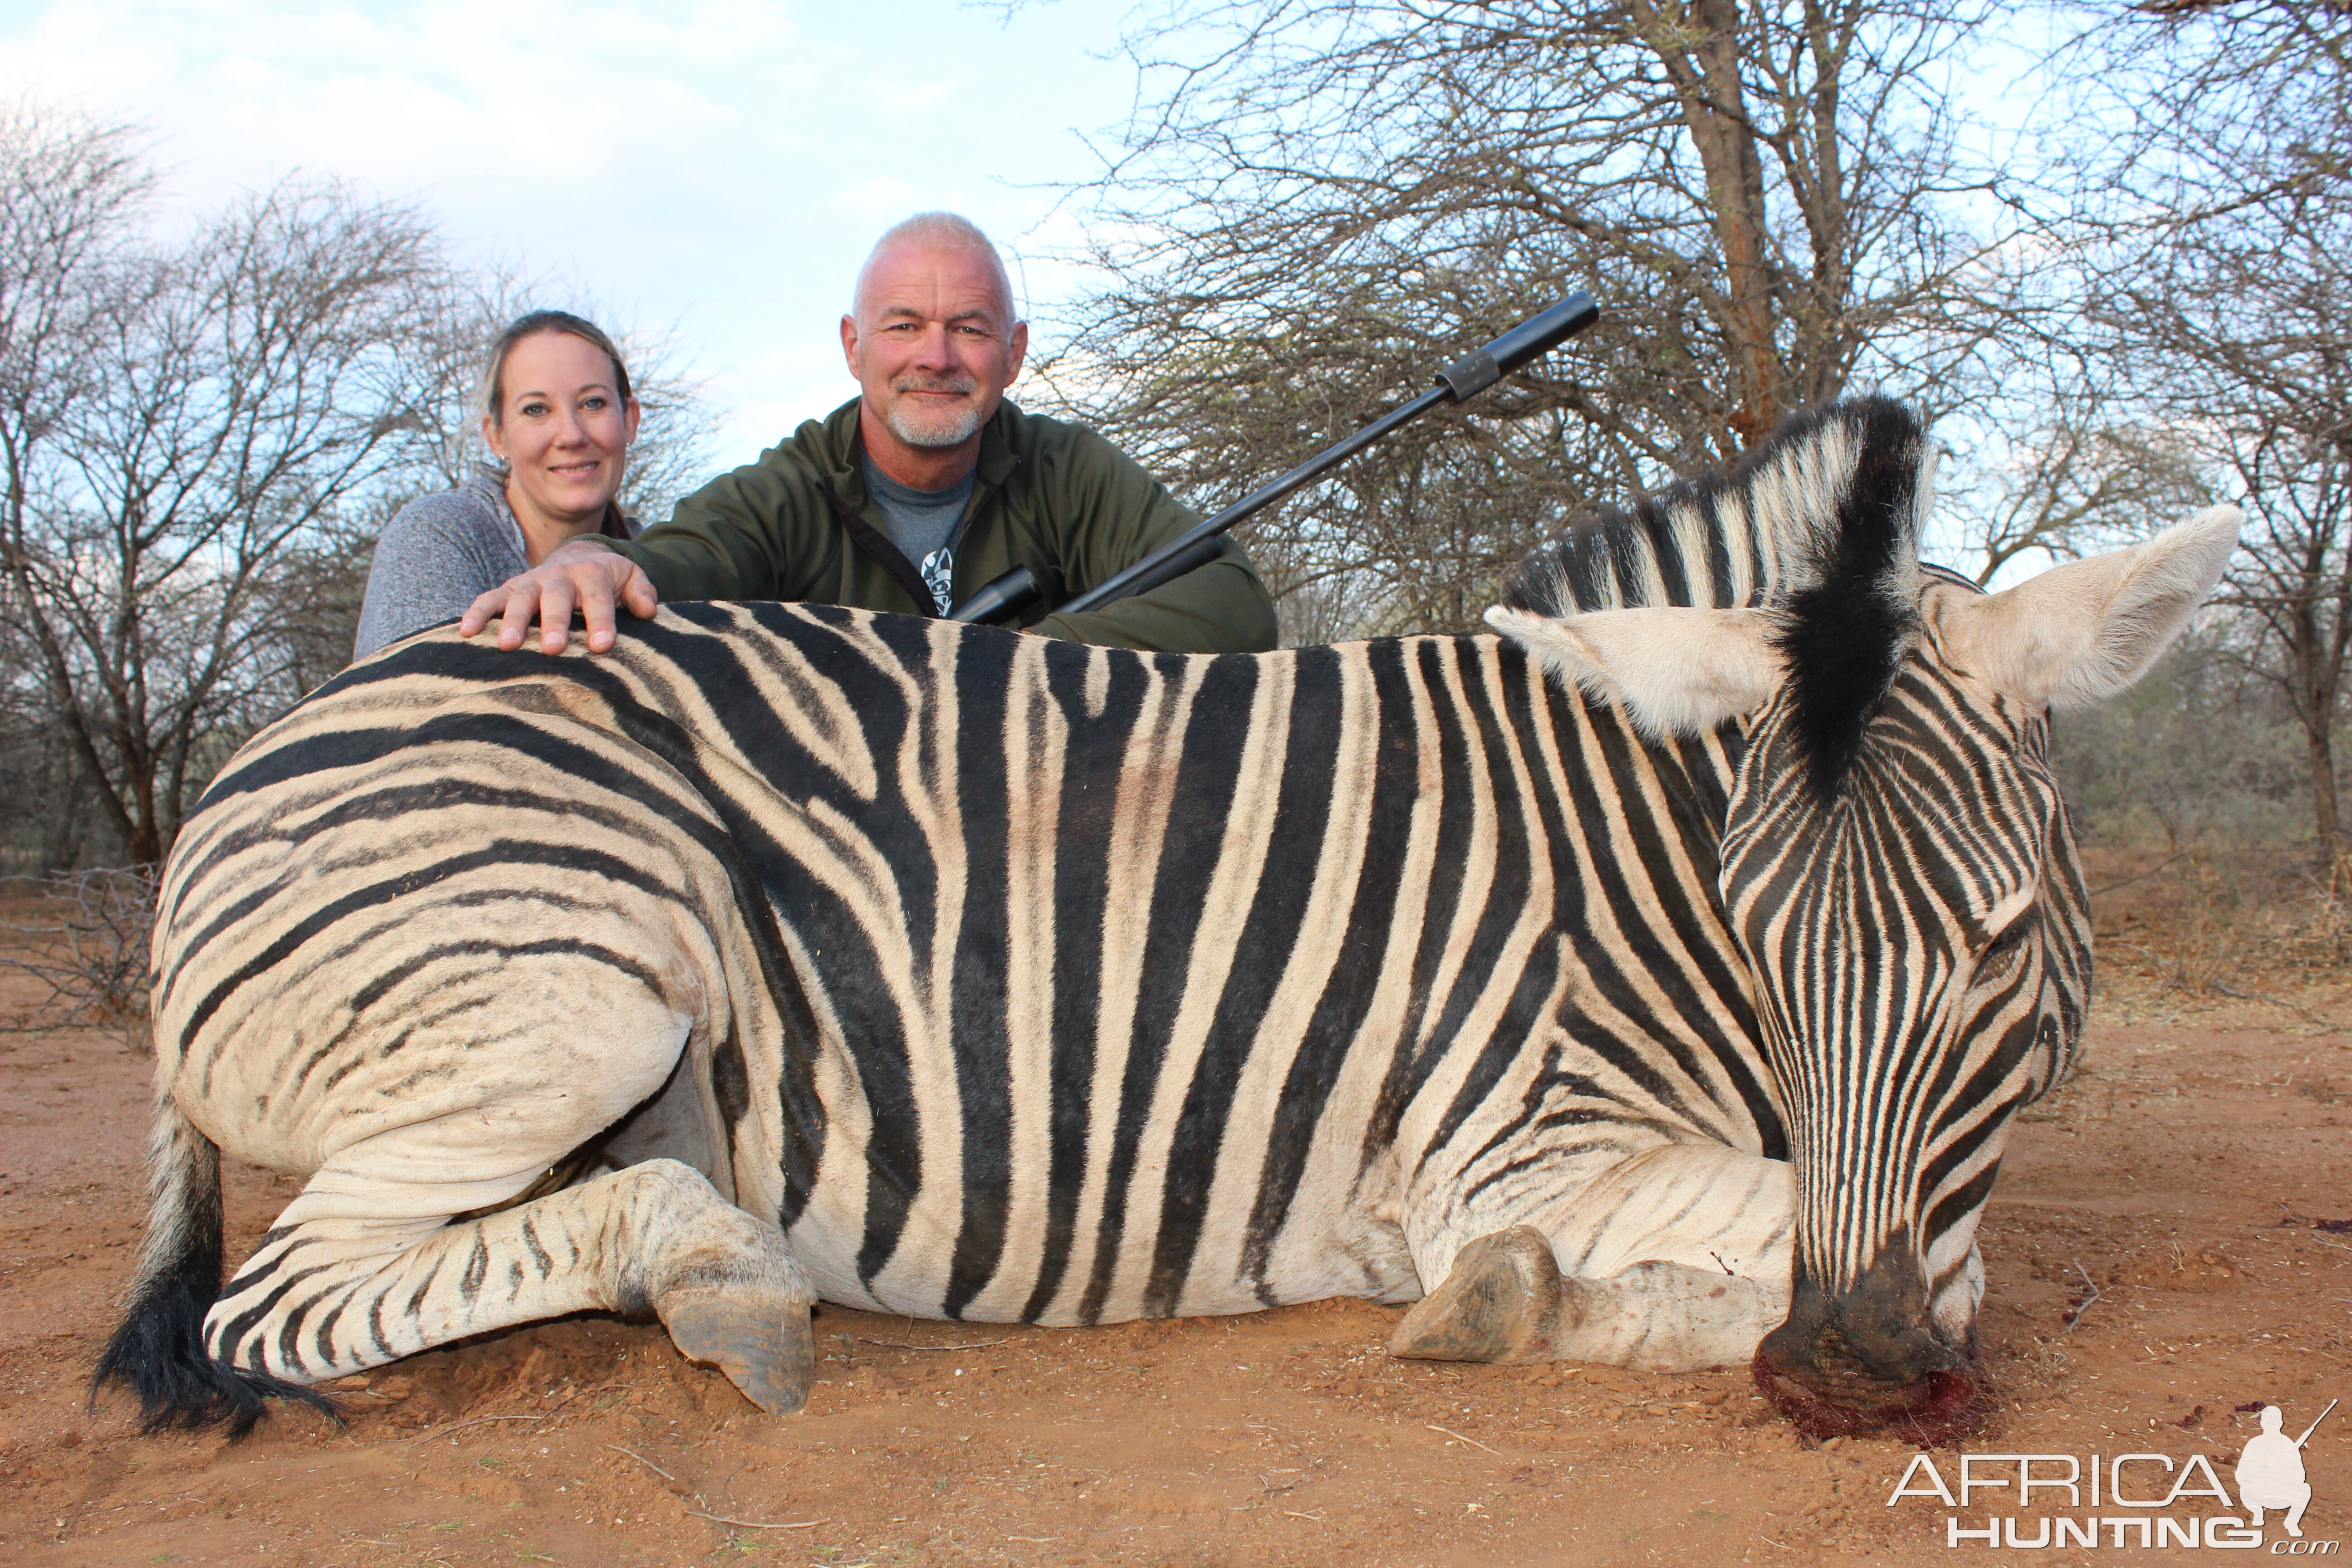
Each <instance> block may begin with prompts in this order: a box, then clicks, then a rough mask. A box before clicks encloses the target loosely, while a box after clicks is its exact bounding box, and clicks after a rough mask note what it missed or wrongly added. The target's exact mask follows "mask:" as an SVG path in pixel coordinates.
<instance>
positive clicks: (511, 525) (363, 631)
mask: <svg viewBox="0 0 2352 1568" xmlns="http://www.w3.org/2000/svg"><path fill="white" fill-rule="evenodd" d="M619 519H620V514H619V512H618V511H617V510H614V509H612V508H607V509H606V519H605V526H604V530H603V532H604V533H605V534H606V535H607V536H612V537H618V538H622V539H626V538H628V537H629V535H630V532H631V530H629V529H628V526H627V525H626V524H625V523H623V522H621V521H619ZM529 570H530V559H529V558H528V557H527V556H526V555H525V554H524V552H523V539H522V526H521V525H520V523H518V522H516V521H515V518H514V512H513V510H511V509H510V508H509V507H508V505H507V492H506V480H505V477H504V476H503V475H501V474H499V471H498V470H497V469H495V468H476V469H475V470H474V472H473V474H472V476H471V477H470V478H468V479H467V480H466V482H465V483H464V484H463V485H460V486H459V487H458V488H457V489H454V490H444V491H442V492H441V493H439V494H438V495H429V496H419V497H417V498H416V499H415V500H413V501H410V502H409V503H408V504H407V505H406V506H404V507H402V508H401V509H400V510H399V512H398V513H397V514H396V515H395V516H394V518H393V520H392V521H390V522H389V523H387V524H385V525H384V530H383V535H382V536H381V537H380V538H378V539H377V540H376V542H375V560H374V562H373V564H371V565H370V566H369V567H368V581H367V597H366V598H365V599H363V600H362V601H361V604H360V635H359V638H358V641H357V644H356V646H355V647H353V649H352V658H366V657H367V656H368V655H370V654H372V653H373V652H374V651H375V650H376V649H378V648H380V647H383V646H384V645H385V644H386V643H395V642H398V641H399V640H400V639H401V638H403V637H406V636H408V635H409V634H410V633H411V632H421V631H423V630H425V628H426V627H427V626H439V625H440V624H441V623H442V622H444V621H454V620H456V619H457V617H458V616H462V615H464V614H465V613H466V606H467V605H470V604H472V603H473V602H474V601H475V600H476V599H478V598H479V597H480V596H481V595H484V594H487V593H488V592H489V591H490V590H491V589H493V588H495V587H497V586H498V585H499V584H501V583H503V582H505V581H506V580H507V579H508V578H509V577H512V576H514V575H515V574H518V573H520V572H527V571H529Z"/></svg>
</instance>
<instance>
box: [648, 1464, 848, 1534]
mask: <svg viewBox="0 0 2352 1568" xmlns="http://www.w3.org/2000/svg"><path fill="white" fill-rule="evenodd" d="M607 1446H608V1447H609V1445H607ZM686 1511H687V1512H688V1513H690V1514H692V1515H694V1517H695V1518H697V1519H707V1520H709V1521H711V1522H713V1523H714V1524H731V1525H735V1526H737V1527H738V1528H740V1529H743V1530H814V1529H815V1528H816V1527H817V1526H818V1525H820V1524H823V1523H824V1521H823V1520H821V1519H804V1520H803V1521H800V1522H799V1523H798V1524H762V1523H761V1522H760V1521H758V1520H756V1519H726V1518H722V1517H721V1516H719V1515H718V1514H715V1513H705V1512H703V1511H702V1510H700V1509H698V1508H690V1509H688V1510H686Z"/></svg>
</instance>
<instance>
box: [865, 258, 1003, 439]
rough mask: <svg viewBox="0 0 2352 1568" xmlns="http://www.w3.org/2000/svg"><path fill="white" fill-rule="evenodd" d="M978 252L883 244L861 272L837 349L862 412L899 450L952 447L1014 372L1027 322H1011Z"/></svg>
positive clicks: (979, 420) (982, 420)
mask: <svg viewBox="0 0 2352 1568" xmlns="http://www.w3.org/2000/svg"><path fill="white" fill-rule="evenodd" d="M1012 315H1013V306H1012V301H1011V300H1008V299H1006V298H1005V295H1004V290H1003V287H1002V286H1001V285H1000V283H999V282H998V279H997V274H996V271H995V269H994V268H992V267H990V266H989V264H988V259H987V258H985V257H984V256H980V255H976V254H974V253H973V252H971V251H969V250H963V249H957V248H950V247H940V246H935V245H927V244H919V243H918V244H907V245H898V246H893V247H890V248H889V249H887V250H885V251H883V252H881V253H880V254H879V255H877V256H876V257H875V258H874V260H873V262H872V264H871V265H870V266H869V267H868V268H866V278H865V288H864V289H863V291H862V292H861V294H860V296H859V299H858V300H857V308H856V315H854V316H844V317H843V318H842V319H841V348H842V353H843V354H844V355H845V357H846V358H847V359H848V361H849V370H850V374H853V375H855V376H856V377H857V384H858V385H859V386H860V387H861V388H863V389H864V391H865V394H866V408H867V409H868V411H870V412H872V413H874V414H876V415H878V416H880V417H881V420H882V423H883V425H884V426H885V427H886V428H887V429H888V430H889V432H890V433H891V434H892V435H893V436H896V437H898V439H899V440H901V441H904V442H905V443H907V445H908V446H909V447H960V446H961V445H963V443H964V442H966V441H969V440H970V439H971V438H972V437H973V436H974V435H976V434H977V433H978V432H979V430H980V427H981V426H982V425H984V424H986V423H987V421H988V416H990V415H992V414H993V413H995V412H996V405H997V404H998V403H999V402H1000V401H1001V400H1002V399H1003V396H1004V389H1005V388H1006V387H1008V386H1010V385H1012V384H1013V378H1014V377H1015V376H1017V375H1019V374H1021V361H1022V358H1023V356H1024V355H1025V354H1026V353H1028V351H1029V326H1028V323H1027V322H1025V321H1013V320H1012Z"/></svg>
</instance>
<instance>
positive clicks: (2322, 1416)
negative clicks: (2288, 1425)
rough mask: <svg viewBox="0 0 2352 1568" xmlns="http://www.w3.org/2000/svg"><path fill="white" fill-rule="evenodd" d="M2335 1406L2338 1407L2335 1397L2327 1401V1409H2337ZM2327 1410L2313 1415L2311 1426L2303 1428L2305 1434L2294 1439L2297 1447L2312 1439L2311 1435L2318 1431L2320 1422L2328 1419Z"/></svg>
mask: <svg viewBox="0 0 2352 1568" xmlns="http://www.w3.org/2000/svg"><path fill="white" fill-rule="evenodd" d="M2335 1408H2336V1401H2335V1400H2333V1399H2331V1400H2329V1401H2328V1402H2327V1410H2333V1409H2335ZM2327 1410H2323V1411H2321V1412H2320V1413H2319V1414H2318V1415H2315V1416H2313V1417H2312V1418H2311V1425H2310V1426H2306V1427H2305V1428H2304V1429H2303V1436H2300V1437H2297V1438H2296V1439H2295V1440H2294V1446H2295V1447H2298V1448H2300V1447H2303V1446H2304V1445H2305V1443H2308V1442H2310V1441H2311V1435H2312V1434H2313V1433H2314V1432H2316V1431H2318V1430H2319V1424H2320V1423H2321V1422H2322V1421H2325V1420H2326V1419H2327Z"/></svg>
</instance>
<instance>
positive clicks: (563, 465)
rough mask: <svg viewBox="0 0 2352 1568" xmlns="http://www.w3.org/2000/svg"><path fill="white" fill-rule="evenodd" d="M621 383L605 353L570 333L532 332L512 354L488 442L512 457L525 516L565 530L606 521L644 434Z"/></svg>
mask: <svg viewBox="0 0 2352 1568" xmlns="http://www.w3.org/2000/svg"><path fill="white" fill-rule="evenodd" d="M615 379H616V378H615V376H614V371H613V362H612V361H611V360H610V359H608V358H606V357H605V354H604V351H603V350H602V349H600V348H598V347H597V346H596V345H595V344H593V343H592V342H588V341H587V340H586V339H584V338H575V337H573V336H572V334H571V333H570V332H552V331H551V332H533V333H532V334H531V335H530V337H527V338H525V339H523V340H522V341H521V342H519V343H517V344H515V345H514V346H513V347H512V348H510V349H509V350H508V351H507V363H506V367H505V370H504V373H503V374H501V375H500V376H499V381H500V383H501V386H500V390H499V416H500V417H499V419H497V420H492V419H490V418H488V417H487V416H486V417H485V418H484V419H483V421H482V438H483V439H484V440H485V441H487V442H488V443H489V447H490V450H491V451H493V452H496V453H497V454H498V455H499V457H501V458H505V459H506V462H507V467H508V469H509V479H508V482H507V488H508V491H509V499H510V500H513V501H515V502H516V503H518V504H517V505H516V507H515V510H516V512H517V513H518V515H520V514H522V513H523V512H524V511H525V510H526V504H525V503H527V508H528V510H535V511H536V512H538V514H539V519H540V520H541V521H545V522H549V523H553V524H557V525H559V526H562V527H565V528H573V529H580V530H583V531H584V530H593V528H595V527H596V525H597V524H598V522H599V521H602V520H603V517H604V506H605V503H606V502H608V501H610V500H612V499H613V498H614V496H615V495H617V494H619V493H620V489H621V474H622V470H623V468H624V467H625V464H626V462H627V459H628V450H629V443H630V441H632V440H633V439H635V437H636V434H637V405H636V402H635V399H631V400H629V401H628V402H626V403H624V402H623V401H622V399H621V394H620V389H619V388H618V387H617V386H616V385H615V384H614V382H615ZM517 491H520V494H516V493H515V492H517Z"/></svg>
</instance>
